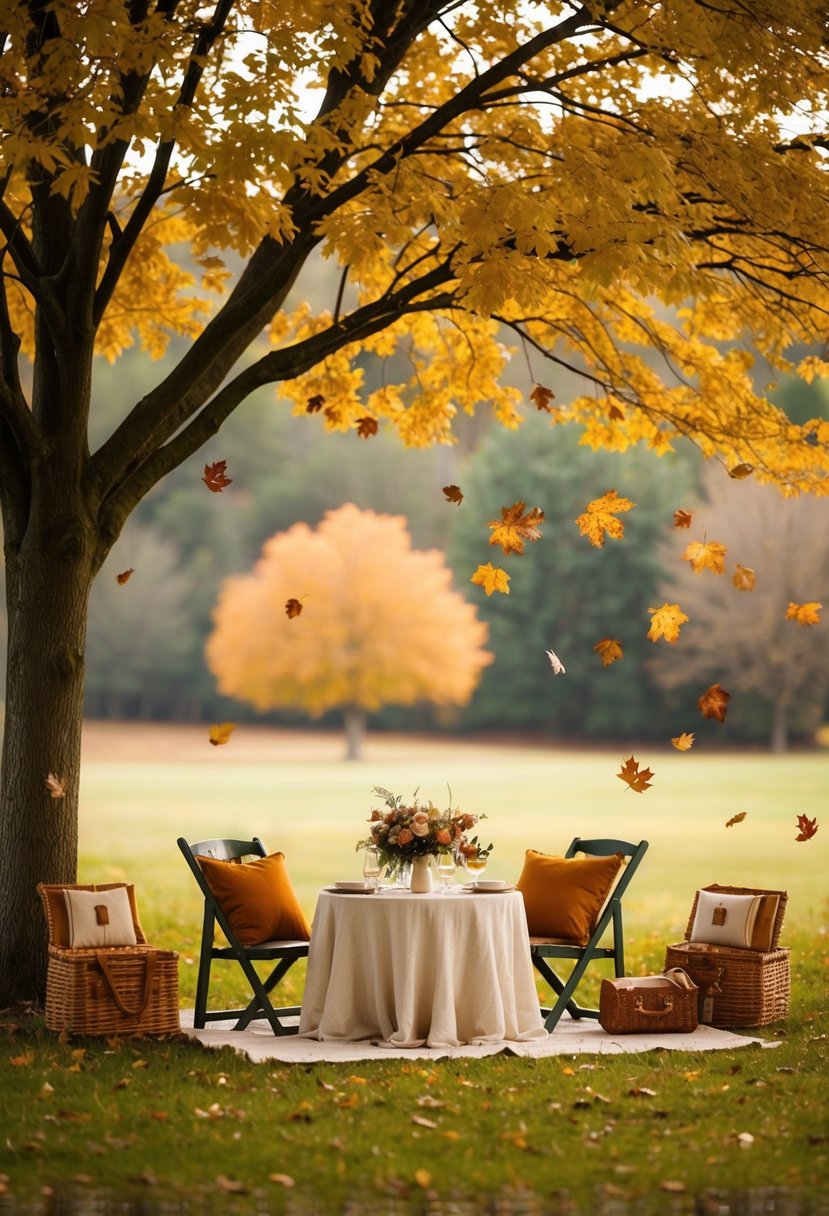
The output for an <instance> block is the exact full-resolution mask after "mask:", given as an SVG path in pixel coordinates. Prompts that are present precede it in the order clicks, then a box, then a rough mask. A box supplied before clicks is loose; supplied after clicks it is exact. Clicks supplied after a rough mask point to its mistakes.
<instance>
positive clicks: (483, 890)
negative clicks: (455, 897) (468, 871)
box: [461, 883, 515, 895]
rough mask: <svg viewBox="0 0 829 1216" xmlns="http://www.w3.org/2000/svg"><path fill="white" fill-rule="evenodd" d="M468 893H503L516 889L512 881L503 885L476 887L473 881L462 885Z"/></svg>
mask: <svg viewBox="0 0 829 1216" xmlns="http://www.w3.org/2000/svg"><path fill="white" fill-rule="evenodd" d="M461 890H462V891H465V892H466V894H467V895H503V893H504V891H514V890H515V887H514V886H513V885H512V884H511V883H504V885H503V887H476V886H475V884H474V883H472V884H471V885H470V886H468V887H461Z"/></svg>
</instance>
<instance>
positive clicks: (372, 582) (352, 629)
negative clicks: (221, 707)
mask: <svg viewBox="0 0 829 1216" xmlns="http://www.w3.org/2000/svg"><path fill="white" fill-rule="evenodd" d="M451 584H452V574H451V571H450V570H449V568H448V567H447V566H446V565H445V564H444V560H443V555H442V554H441V553H439V552H437V550H430V551H428V552H425V551H418V550H416V549H412V546H411V538H410V536H409V533H408V530H407V528H406V521H405V519H403V517H402V516H392V515H378V514H376V513H375V512H374V511H361V510H359V509H358V508H357V507H355V506H353V505H352V504H347V505H346V506H344V507H341V508H339V509H338V510H336V511H329V512H328V514H327V515H326V516H325V518H324V519H323V521H322V522H321V523H320V525H319V527H318V528H317V530H316V531H313V530H312V529H311V528H309V527H308V525H307V524H303V523H300V524H296V525H295V526H294V527H293V528H291V529H289V531H287V532H283V533H279V534H277V535H276V536H273V537H271V539H270V540H269V541H266V543H265V545H264V548H263V551H262V557H261V558H260V560H259V562H258V563H257V565H256V567H255V569H254V570H253V572H252V573H251V574H246V575H237V576H235V577H233V578H230V579H228V580H227V582H226V583H225V584H224V587H223V588H222V591H221V594H220V597H219V602H218V605H217V608H216V611H215V622H216V628H215V630H214V632H213V633H212V635H211V636H210V638H209V639H208V643H207V661H208V665H209V667H210V670H211V671H212V672H213V674H214V675H215V676H216V677H217V680H218V685H219V689H220V691H221V692H223V693H225V694H228V695H230V696H233V697H238V698H239V699H240V700H243V701H248V702H250V703H251V704H252V705H254V706H255V707H256V708H257V709H259V710H268V709H298V710H300V711H302V712H304V713H307V714H310V715H311V717H314V718H318V717H321V716H322V714H324V713H327V712H329V711H330V710H334V709H339V710H342V713H343V719H344V724H345V733H346V753H347V756H348V758H349V759H351V760H354V759H358V758H359V755H360V748H361V742H362V737H363V733H364V729H365V720H366V715H367V714H368V713H371V712H374V711H377V710H379V709H381V708H382V707H383V706H384V705H413V704H415V703H417V702H420V701H424V702H431V703H432V704H434V705H464V704H466V702H467V701H468V700H469V698H470V697H471V696H472V693H473V692H474V690H475V687H476V685H477V683H478V680H479V679H480V674H481V670H482V668H483V667H485V666H486V664H487V663H489V662H490V660H491V657H492V656H491V655H490V654H489V653H488V652H487V651H486V650H485V649H484V643H485V642H486V639H487V626H486V625H485V624H484V623H483V622H482V621H479V620H478V619H477V616H476V613H475V608H474V607H473V606H472V605H471V604H469V603H467V602H466V600H464V599H463V597H462V596H461V595H460V594H459V593H458V592H457V591H454V590H453V589H452V585H451ZM289 604H292V612H296V609H297V608H299V609H300V611H299V612H296V615H293V614H292V615H289V609H288V605H289Z"/></svg>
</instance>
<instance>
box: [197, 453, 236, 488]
mask: <svg viewBox="0 0 829 1216" xmlns="http://www.w3.org/2000/svg"><path fill="white" fill-rule="evenodd" d="M226 468H227V461H226V460H217V461H216V463H215V464H206V465H205V466H204V477H202V481H203V482H204V484H205V485H206V486H207V488H208V490H212V491H213V493H214V494H221V492H222V490H223V489H224V488H225V486H229V485H230V483H231V481H232V478H230V477H227V476H226V475H225V469H226Z"/></svg>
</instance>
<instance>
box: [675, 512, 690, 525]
mask: <svg viewBox="0 0 829 1216" xmlns="http://www.w3.org/2000/svg"><path fill="white" fill-rule="evenodd" d="M693 518H694V517H693V515H692V514H691V512H690V511H683V510H679V511H674V527H675V528H690V526H691V520H692V519H693Z"/></svg>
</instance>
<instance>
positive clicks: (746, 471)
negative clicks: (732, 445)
mask: <svg viewBox="0 0 829 1216" xmlns="http://www.w3.org/2000/svg"><path fill="white" fill-rule="evenodd" d="M753 472H754V465H753V464H735V466H734V468H733V469H729V470H728V476H729V477H733V478H734V479H735V481H742V480H743V478H744V477H750V476H751V474H752V473H753Z"/></svg>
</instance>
